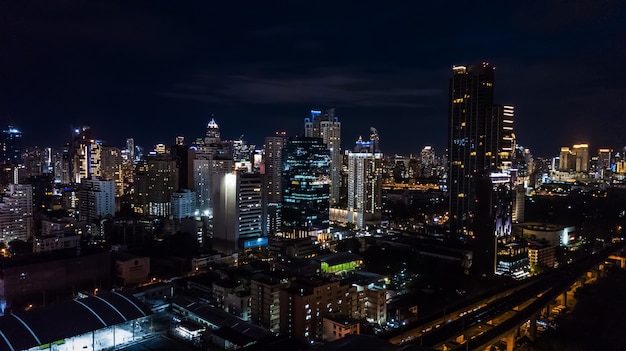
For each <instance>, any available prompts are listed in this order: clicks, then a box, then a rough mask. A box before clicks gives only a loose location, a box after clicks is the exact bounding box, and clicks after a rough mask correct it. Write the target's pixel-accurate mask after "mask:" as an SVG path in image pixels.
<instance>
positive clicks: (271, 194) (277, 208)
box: [262, 132, 287, 235]
mask: <svg viewBox="0 0 626 351" xmlns="http://www.w3.org/2000/svg"><path fill="white" fill-rule="evenodd" d="M286 138H287V134H286V133H285V132H276V135H275V136H272V137H267V138H265V147H264V150H263V165H264V167H263V171H262V172H263V173H264V174H263V189H264V192H263V196H264V200H263V209H264V210H265V212H266V213H265V214H264V217H265V218H266V225H265V226H266V227H267V233H268V234H270V235H274V234H277V233H279V232H280V229H281V202H282V199H283V192H282V180H281V179H282V172H283V148H284V147H285V140H286Z"/></svg>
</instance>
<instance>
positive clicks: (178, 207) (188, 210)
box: [171, 189, 196, 219]
mask: <svg viewBox="0 0 626 351" xmlns="http://www.w3.org/2000/svg"><path fill="white" fill-rule="evenodd" d="M171 206H172V218H173V219H183V218H187V217H193V216H194V215H195V211H196V193H195V192H193V191H191V190H189V189H181V190H177V191H175V192H174V193H173V194H172V205H171Z"/></svg>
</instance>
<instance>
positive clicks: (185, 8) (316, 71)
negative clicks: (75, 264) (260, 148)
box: [0, 0, 626, 156]
mask: <svg viewBox="0 0 626 351" xmlns="http://www.w3.org/2000/svg"><path fill="white" fill-rule="evenodd" d="M501 3H503V2H495V1H494V2H492V4H488V2H483V1H481V2H475V1H463V2H459V1H428V2H423V1H377V2H370V1H358V2H357V1H354V2H352V1H337V0H336V1H332V2H330V1H328V2H326V1H290V2H286V1H280V2H271V1H204V0H203V1H138V0H137V1H134V0H133V1H84V0H83V1H80V0H71V1H69V0H68V1H64V0H56V1H5V2H2V3H1V4H0V121H3V123H8V122H13V123H14V124H15V125H16V126H17V127H18V128H20V129H22V131H23V133H24V139H25V141H26V143H27V144H38V145H40V146H53V147H56V146H61V145H62V144H63V142H64V141H66V140H67V139H68V138H69V136H70V131H71V128H72V127H75V126H79V125H89V126H91V127H92V129H94V132H95V135H96V136H97V137H99V138H101V139H104V140H107V141H109V142H110V143H111V144H114V145H117V146H122V145H123V141H124V140H125V139H126V138H127V137H134V138H135V139H136V143H138V144H140V145H143V146H144V147H150V146H151V145H154V144H156V143H159V142H164V143H167V144H171V143H173V141H174V137H175V136H176V135H183V136H185V137H186V138H187V140H193V139H195V138H197V137H201V136H203V135H204V130H205V126H206V123H207V122H208V121H209V120H210V119H211V115H214V116H215V119H216V121H217V122H218V124H219V125H220V129H221V132H222V137H223V138H224V139H234V138H238V137H239V136H240V135H242V134H243V135H244V139H246V140H248V141H249V142H250V143H256V144H257V145H260V144H262V141H263V138H264V137H265V136H270V135H273V133H274V131H276V130H279V129H280V130H286V131H287V132H288V134H290V135H295V134H301V133H302V131H303V118H305V117H308V116H309V110H310V109H312V108H320V109H325V108H330V107H335V108H336V114H337V115H338V116H339V118H340V120H341V122H342V139H343V142H342V143H343V145H344V146H345V147H351V146H352V145H353V141H354V140H356V138H357V137H358V136H359V135H363V136H366V135H367V134H369V127H370V126H374V127H376V128H377V129H378V131H379V134H380V138H381V148H382V150H383V152H385V153H389V154H391V153H394V152H396V153H405V154H408V153H416V152H418V151H419V150H420V149H421V148H422V147H423V146H424V145H429V144H430V145H434V146H435V147H436V148H437V151H438V153H439V154H441V153H443V150H444V148H445V144H446V140H447V132H446V129H447V107H448V105H447V94H448V93H447V89H448V79H449V77H450V75H451V67H452V65H455V64H457V65H459V64H471V63H475V62H480V61H483V60H486V61H489V62H490V63H492V64H493V65H494V66H496V67H497V69H496V81H495V86H496V102H498V103H507V104H513V105H515V107H516V122H515V123H516V124H515V130H516V134H517V137H518V142H519V143H520V144H522V145H524V146H526V147H529V148H531V150H532V152H533V154H535V155H538V156H553V155H556V154H558V151H559V147H560V146H562V145H571V144H572V143H576V142H583V141H587V142H590V143H591V147H592V149H596V148H598V147H605V146H609V147H622V146H624V145H626V140H624V139H625V137H624V136H625V135H626V119H625V118H624V117H625V111H626V108H625V107H626V88H625V87H624V82H626V2H625V1H621V0H616V1H602V0H585V1H578V0H574V1H536V2H532V4H529V3H530V2H526V1H517V2H511V3H510V4H507V5H502V4H501ZM507 3H508V2H507Z"/></svg>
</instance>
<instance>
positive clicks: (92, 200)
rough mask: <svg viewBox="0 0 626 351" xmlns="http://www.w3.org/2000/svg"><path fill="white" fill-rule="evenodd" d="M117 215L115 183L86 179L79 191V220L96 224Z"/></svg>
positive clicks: (94, 178) (91, 178)
mask: <svg viewBox="0 0 626 351" xmlns="http://www.w3.org/2000/svg"><path fill="white" fill-rule="evenodd" d="M114 215H115V182H114V181H112V180H102V179H98V178H96V177H90V178H85V179H83V180H82V182H81V183H80V189H79V191H78V220H80V221H86V222H94V221H97V220H99V219H102V218H105V217H106V216H114Z"/></svg>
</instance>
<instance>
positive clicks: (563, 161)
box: [559, 144, 589, 173]
mask: <svg viewBox="0 0 626 351" xmlns="http://www.w3.org/2000/svg"><path fill="white" fill-rule="evenodd" d="M559 171H563V172H582V173H586V172H589V145H588V144H575V145H573V146H572V148H571V149H570V148H569V147H567V146H564V147H562V148H561V153H560V154H559Z"/></svg>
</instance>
